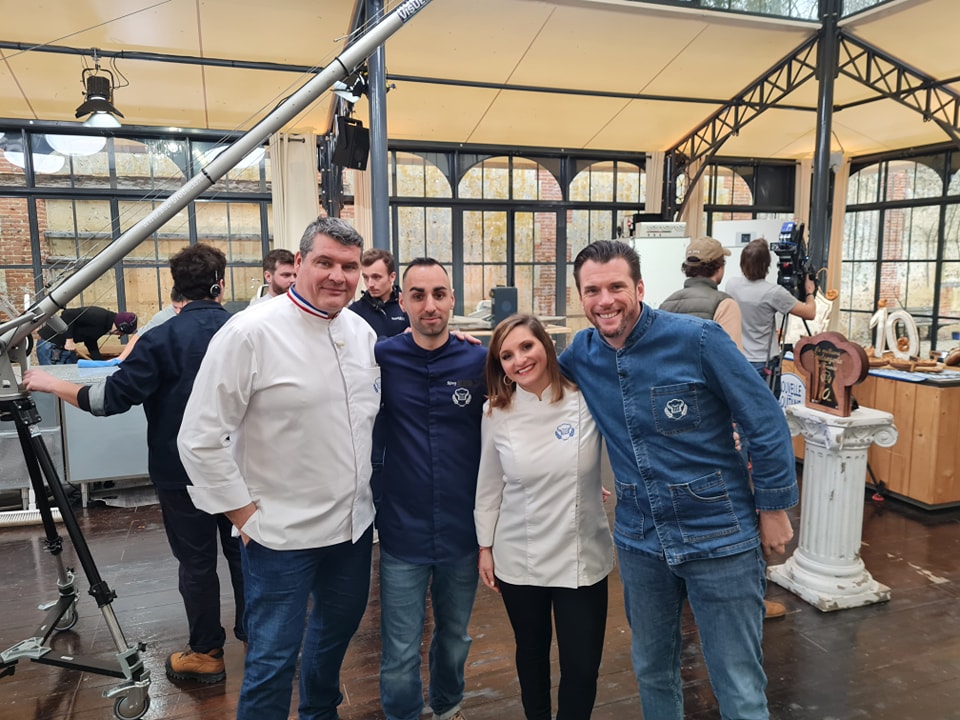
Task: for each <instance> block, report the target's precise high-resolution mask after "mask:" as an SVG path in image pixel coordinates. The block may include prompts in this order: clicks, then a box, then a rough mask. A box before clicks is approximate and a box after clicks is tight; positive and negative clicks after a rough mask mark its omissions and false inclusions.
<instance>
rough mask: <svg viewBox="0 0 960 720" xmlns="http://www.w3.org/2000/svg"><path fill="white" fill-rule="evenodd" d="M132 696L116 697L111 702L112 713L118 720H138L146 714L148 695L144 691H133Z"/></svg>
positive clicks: (148, 704)
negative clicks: (112, 702)
mask: <svg viewBox="0 0 960 720" xmlns="http://www.w3.org/2000/svg"><path fill="white" fill-rule="evenodd" d="M134 696H138V697H134ZM134 696H131V695H124V696H122V697H118V698H117V701H116V702H115V703H114V704H113V714H114V715H116V716H117V718H119V720H140V718H142V717H143V716H144V715H146V714H147V710H149V709H150V696H149V695H147V694H146V693H134Z"/></svg>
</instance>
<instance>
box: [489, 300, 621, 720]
mask: <svg viewBox="0 0 960 720" xmlns="http://www.w3.org/2000/svg"><path fill="white" fill-rule="evenodd" d="M486 375H487V392H488V396H487V397H488V401H487V404H486V407H485V412H484V417H483V424H482V437H483V450H482V454H481V458H480V473H479V477H478V480H477V503H476V510H475V517H476V524H477V540H478V542H479V544H480V561H479V566H480V577H481V579H482V580H483V582H484V584H485V585H487V587H489V588H491V589H492V590H495V591H497V592H499V593H500V594H501V596H502V597H503V602H504V605H505V606H506V609H507V614H508V615H509V617H510V623H511V625H512V626H513V632H514V637H515V638H516V642H517V654H516V662H517V675H518V677H519V679H520V690H521V699H522V701H523V709H524V714H525V716H526V718H527V720H550V718H551V717H552V715H551V703H550V644H551V641H552V628H553V623H554V622H555V623H556V628H557V645H558V650H559V656H560V686H559V697H558V703H557V705H558V707H557V715H556V717H557V720H582V719H585V718H589V717H590V714H591V712H592V710H593V703H594V699H595V697H596V691H597V674H598V671H599V667H600V656H601V654H602V651H603V638H604V632H605V630H606V622H607V575H608V574H609V573H610V571H611V570H612V569H613V562H614V553H613V541H612V539H611V537H610V527H609V525H608V523H607V517H606V514H605V513H604V510H603V499H602V487H601V484H600V452H601V443H600V434H599V432H598V431H597V428H596V425H595V424H594V422H593V417H592V416H591V415H590V411H589V410H587V406H586V403H585V402H584V400H583V397H582V396H581V395H580V392H579V390H577V388H576V386H575V385H574V384H573V383H571V382H570V381H568V380H567V379H565V378H564V377H563V376H562V375H561V374H560V368H559V365H558V363H557V354H556V350H555V349H554V347H553V342H552V340H551V339H550V336H549V335H548V334H547V333H546V331H545V330H544V328H543V325H542V324H541V323H540V321H539V320H537V319H536V318H535V317H533V316H531V315H512V316H510V317H509V318H507V319H506V320H504V321H503V322H501V323H500V324H499V325H498V326H497V328H496V330H495V331H494V333H493V337H492V338H491V340H490V351H489V354H488V356H487V367H486Z"/></svg>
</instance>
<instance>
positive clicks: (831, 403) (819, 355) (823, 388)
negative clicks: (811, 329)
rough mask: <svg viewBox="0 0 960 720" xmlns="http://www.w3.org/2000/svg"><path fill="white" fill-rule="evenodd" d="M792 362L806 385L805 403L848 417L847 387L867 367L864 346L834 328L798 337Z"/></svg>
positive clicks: (850, 397) (849, 399)
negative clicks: (829, 330)
mask: <svg viewBox="0 0 960 720" xmlns="http://www.w3.org/2000/svg"><path fill="white" fill-rule="evenodd" d="M793 362H794V365H795V366H796V368H797V372H799V373H800V374H801V375H802V376H803V379H804V382H805V383H806V386H807V399H806V406H807V407H809V408H813V409H814V410H820V411H822V412H825V413H830V414H831V415H839V416H840V417H849V415H850V413H851V412H852V411H853V395H851V394H850V388H852V387H853V386H854V385H857V384H859V383H862V382H863V381H864V380H865V379H866V377H867V373H868V372H869V371H870V363H869V361H868V360H867V354H866V352H864V349H863V348H862V347H860V346H859V345H857V344H856V343H853V342H850V341H849V340H847V338H845V337H844V336H843V335H841V334H840V333H837V332H825V333H820V334H819V335H813V336H812V337H804V338H800V340H799V341H798V342H797V344H796V345H795V346H794V348H793Z"/></svg>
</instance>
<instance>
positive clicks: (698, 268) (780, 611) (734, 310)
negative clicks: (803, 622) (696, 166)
mask: <svg viewBox="0 0 960 720" xmlns="http://www.w3.org/2000/svg"><path fill="white" fill-rule="evenodd" d="M728 255H730V251H729V250H727V249H726V248H725V247H723V246H722V245H721V244H720V243H719V242H717V241H716V240H714V239H713V238H712V237H702V238H698V239H696V240H693V241H692V242H691V243H690V245H689V246H688V247H687V253H686V255H685V259H684V261H683V264H682V265H681V266H680V269H681V270H682V271H683V273H684V274H685V275H686V276H687V279H686V281H685V282H684V283H683V289H682V290H677V291H676V292H675V293H673V294H672V295H671V296H670V297H668V298H667V299H666V300H664V301H663V302H662V303H661V304H660V309H661V310H666V311H667V312H674V313H683V314H686V315H696V316H697V317H701V318H704V319H706V320H713V321H714V322H716V323H718V324H719V325H720V327H722V328H723V329H724V330H726V331H727V335H729V336H730V338H731V339H732V340H733V341H734V342H735V343H736V344H737V347H738V348H740V351H741V352H743V342H742V335H741V333H742V329H741V323H742V318H741V315H740V306H739V305H738V304H737V301H736V300H734V299H733V298H732V297H730V295H728V294H727V293H725V292H722V291H721V290H719V289H718V287H717V286H718V285H719V284H720V283H721V282H722V281H723V271H724V268H725V267H726V258H727V256H728ZM763 605H764V615H765V617H766V618H777V617H783V616H784V615H786V614H787V608H786V607H785V606H784V605H783V603H779V602H776V601H774V600H766V599H764V601H763Z"/></svg>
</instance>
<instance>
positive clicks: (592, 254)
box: [573, 240, 643, 291]
mask: <svg viewBox="0 0 960 720" xmlns="http://www.w3.org/2000/svg"><path fill="white" fill-rule="evenodd" d="M617 258H623V259H624V260H626V261H627V265H629V266H630V277H631V278H632V279H633V281H634V282H635V283H639V282H640V280H642V279H643V278H642V276H641V275H640V256H639V255H637V251H636V250H634V249H633V248H632V247H630V246H629V245H627V244H626V243H625V242H620V241H619V240H597V241H596V242H592V243H590V244H589V245H587V246H586V247H585V248H584V249H583V250H581V251H580V252H578V253H577V257H576V259H575V260H574V261H573V279H574V280H575V281H576V283H577V290H578V291H579V290H580V268H582V267H583V264H584V263H585V262H587V261H593V262H595V263H600V264H601V265H603V264H605V263H608V262H610V261H611V260H616V259H617Z"/></svg>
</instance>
